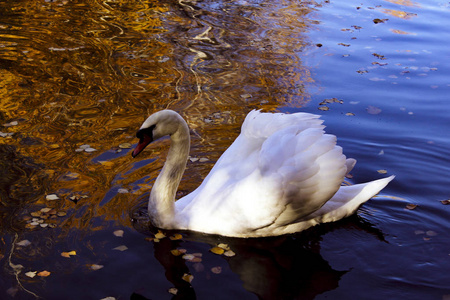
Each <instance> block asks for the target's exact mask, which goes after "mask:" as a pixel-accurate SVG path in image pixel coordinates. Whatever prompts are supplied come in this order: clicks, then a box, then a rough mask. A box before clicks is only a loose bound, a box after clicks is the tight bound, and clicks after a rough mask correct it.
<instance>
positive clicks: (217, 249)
mask: <svg viewBox="0 0 450 300" xmlns="http://www.w3.org/2000/svg"><path fill="white" fill-rule="evenodd" d="M209 251H211V252H212V253H214V254H217V255H222V254H223V253H224V252H225V250H224V249H222V248H220V247H213V248H211V249H209Z"/></svg>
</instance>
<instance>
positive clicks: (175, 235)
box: [169, 233, 183, 241]
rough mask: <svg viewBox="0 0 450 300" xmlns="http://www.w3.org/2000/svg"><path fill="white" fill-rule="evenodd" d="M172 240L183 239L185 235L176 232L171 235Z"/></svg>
mask: <svg viewBox="0 0 450 300" xmlns="http://www.w3.org/2000/svg"><path fill="white" fill-rule="evenodd" d="M169 238H170V239H171V240H172V241H176V240H181V239H182V238H183V236H182V235H181V234H179V233H175V234H174V235H172V236H171V237H169Z"/></svg>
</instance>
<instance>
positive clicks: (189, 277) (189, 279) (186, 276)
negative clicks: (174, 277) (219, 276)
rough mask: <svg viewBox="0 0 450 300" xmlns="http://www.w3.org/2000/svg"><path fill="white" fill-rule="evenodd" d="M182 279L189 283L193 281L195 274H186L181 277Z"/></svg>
mask: <svg viewBox="0 0 450 300" xmlns="http://www.w3.org/2000/svg"><path fill="white" fill-rule="evenodd" d="M181 279H183V280H184V281H187V282H189V283H191V282H192V280H193V279H194V276H193V275H191V274H186V273H185V274H184V275H183V277H181Z"/></svg>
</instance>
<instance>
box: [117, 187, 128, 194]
mask: <svg viewBox="0 0 450 300" xmlns="http://www.w3.org/2000/svg"><path fill="white" fill-rule="evenodd" d="M117 192H118V193H119V194H128V193H129V191H128V190H127V189H124V188H120V189H118V190H117Z"/></svg>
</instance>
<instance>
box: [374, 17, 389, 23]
mask: <svg viewBox="0 0 450 300" xmlns="http://www.w3.org/2000/svg"><path fill="white" fill-rule="evenodd" d="M388 20H389V19H378V18H377V19H373V22H374V23H375V24H378V23H384V22H386V21H388Z"/></svg>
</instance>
